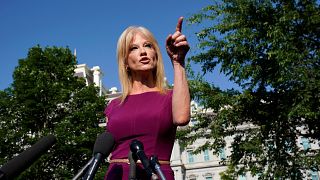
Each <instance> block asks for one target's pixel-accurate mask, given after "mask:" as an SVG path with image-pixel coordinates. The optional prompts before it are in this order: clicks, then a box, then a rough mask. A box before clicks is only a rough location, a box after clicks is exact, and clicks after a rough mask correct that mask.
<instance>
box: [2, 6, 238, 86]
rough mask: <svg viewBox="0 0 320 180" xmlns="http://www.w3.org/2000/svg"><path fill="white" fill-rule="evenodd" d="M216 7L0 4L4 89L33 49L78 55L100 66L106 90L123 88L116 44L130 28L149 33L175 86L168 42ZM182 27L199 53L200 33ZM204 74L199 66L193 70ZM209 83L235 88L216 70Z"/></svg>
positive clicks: (169, 79)
mask: <svg viewBox="0 0 320 180" xmlns="http://www.w3.org/2000/svg"><path fill="white" fill-rule="evenodd" d="M210 3H212V1H211V0H154V1H152V0H149V1H148V0H136V1H130V0H117V1H115V0H109V1H107V0H92V1H88V0H87V1H85V0H54V1H49V0H47V1H44V0H28V1H23V0H1V1H0V90H3V89H5V88H7V87H9V86H10V85H11V83H12V82H13V79H12V74H13V72H14V69H15V67H16V66H18V62H19V59H22V58H26V57H27V54H28V51H29V49H30V48H32V47H34V46H36V45H40V46H41V47H43V48H44V47H52V46H57V47H64V48H66V47H68V48H70V50H72V51H74V49H76V52H77V60H78V64H86V65H87V66H88V67H89V68H92V67H93V66H99V67H100V68H101V70H102V72H103V74H104V76H103V85H104V86H105V88H107V89H110V88H111V87H117V88H118V89H120V84H119V79H118V71H117V60H116V44H117V40H118V37H119V36H120V34H121V33H122V32H123V30H124V29H125V28H126V27H128V26H131V25H138V26H144V27H146V28H147V29H149V30H150V31H151V32H152V33H153V34H154V36H155V37H156V39H157V40H158V43H159V45H160V48H161V51H162V54H163V58H164V64H165V72H166V77H167V79H168V82H169V84H172V83H173V69H172V65H171V62H170V59H169V58H168V56H167V54H166V52H165V46H164V45H165V39H166V37H167V36H168V35H169V34H172V33H174V30H175V27H176V24H177V21H178V18H179V17H180V16H183V17H185V19H186V18H188V17H190V16H191V15H193V14H195V13H197V12H199V11H200V10H201V8H203V7H206V6H207V5H209V4H210ZM197 28H201V25H200V26H199V27H196V26H191V25H188V23H186V21H185V22H184V24H183V28H182V33H184V34H185V35H186V37H187V39H188V41H189V44H190V47H191V49H190V52H189V53H188V56H187V57H189V56H191V55H192V53H193V52H195V51H196V43H197V41H196V36H195V29H197ZM194 67H195V69H200V68H199V66H194ZM206 78H207V80H208V81H210V82H212V83H213V84H215V85H216V86H218V87H220V88H221V89H227V88H232V87H235V85H234V84H233V83H231V82H229V81H228V78H226V77H225V76H224V75H221V74H219V72H218V70H216V71H215V72H214V73H213V74H210V75H207V76H206Z"/></svg>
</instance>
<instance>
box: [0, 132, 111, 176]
mask: <svg viewBox="0 0 320 180" xmlns="http://www.w3.org/2000/svg"><path fill="white" fill-rule="evenodd" d="M55 143H56V137H55V136H53V135H48V136H46V137H43V138H41V139H40V140H39V141H38V142H37V143H36V144H34V145H32V146H31V147H30V148H28V149H27V150H25V151H23V152H22V153H21V154H19V155H18V156H16V157H14V158H13V159H12V160H10V161H9V162H8V163H6V164H4V165H3V166H2V167H1V168H0V180H9V179H14V178H15V177H17V176H18V175H20V174H21V173H22V172H23V171H24V170H26V169H27V168H28V167H29V166H31V165H32V163H34V162H35V161H36V160H37V159H38V158H40V156H42V155H43V154H44V153H45V152H46V151H47V150H49V149H50V148H51V147H52V146H53V145H54V144H55ZM113 146H114V138H113V136H112V135H111V134H110V133H107V132H104V133H102V134H100V135H99V136H98V137H97V139H96V142H95V144H94V148H93V157H92V158H91V159H90V160H89V162H88V163H87V164H86V165H85V166H84V167H83V168H82V169H81V170H80V171H79V172H78V174H77V175H76V176H75V177H74V178H73V179H74V180H75V179H78V178H79V177H81V176H82V175H83V174H84V173H85V172H86V174H85V176H84V177H83V178H82V179H85V180H92V179H93V178H94V176H95V173H96V172H97V170H98V167H99V165H100V163H101V161H102V160H103V159H104V158H105V157H107V156H108V155H109V154H110V152H111V151H112V148H113Z"/></svg>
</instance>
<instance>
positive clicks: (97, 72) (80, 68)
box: [74, 64, 108, 96]
mask: <svg viewBox="0 0 320 180" xmlns="http://www.w3.org/2000/svg"><path fill="white" fill-rule="evenodd" d="M74 72H75V76H78V77H82V78H84V79H85V81H86V84H87V86H88V85H91V84H94V85H95V86H97V87H99V96H102V95H106V94H107V93H108V92H107V90H106V89H105V87H104V85H103V83H102V77H103V73H102V71H101V69H100V67H99V66H94V67H92V68H91V69H90V68H89V67H88V66H87V65H86V64H79V65H77V67H76V69H75V70H74Z"/></svg>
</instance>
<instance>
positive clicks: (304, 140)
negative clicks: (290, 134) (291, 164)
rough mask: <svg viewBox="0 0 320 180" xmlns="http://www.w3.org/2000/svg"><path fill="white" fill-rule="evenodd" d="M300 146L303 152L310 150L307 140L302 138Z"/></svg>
mask: <svg viewBox="0 0 320 180" xmlns="http://www.w3.org/2000/svg"><path fill="white" fill-rule="evenodd" d="M301 144H302V146H303V149H304V150H308V149H310V148H311V145H310V143H309V140H308V138H305V137H302V138H301Z"/></svg>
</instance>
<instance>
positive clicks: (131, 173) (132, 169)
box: [128, 151, 137, 180]
mask: <svg viewBox="0 0 320 180" xmlns="http://www.w3.org/2000/svg"><path fill="white" fill-rule="evenodd" d="M133 156H134V154H132V152H131V151H129V154H128V159H129V163H130V171H129V180H137V178H136V161H137V158H136V157H135V158H134V157H133Z"/></svg>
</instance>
